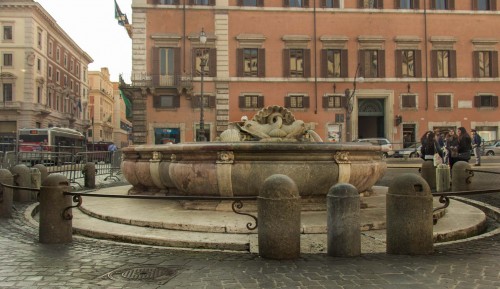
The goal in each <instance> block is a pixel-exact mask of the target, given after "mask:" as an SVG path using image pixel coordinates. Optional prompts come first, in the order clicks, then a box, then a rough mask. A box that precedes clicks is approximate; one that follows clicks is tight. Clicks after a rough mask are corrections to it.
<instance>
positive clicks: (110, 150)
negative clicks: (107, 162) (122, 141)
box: [108, 143, 118, 152]
mask: <svg viewBox="0 0 500 289" xmlns="http://www.w3.org/2000/svg"><path fill="white" fill-rule="evenodd" d="M117 149H118V148H117V147H116V145H115V144H114V143H111V144H110V145H109V146H108V151H109V152H114V151H116V150H117Z"/></svg>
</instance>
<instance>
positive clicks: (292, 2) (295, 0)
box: [283, 0, 309, 8]
mask: <svg viewBox="0 0 500 289" xmlns="http://www.w3.org/2000/svg"><path fill="white" fill-rule="evenodd" d="M283 6H284V7H304V8H307V7H309V0H283Z"/></svg>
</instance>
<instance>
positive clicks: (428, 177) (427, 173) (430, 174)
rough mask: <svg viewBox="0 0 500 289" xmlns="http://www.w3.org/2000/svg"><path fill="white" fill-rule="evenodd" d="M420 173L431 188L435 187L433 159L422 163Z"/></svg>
mask: <svg viewBox="0 0 500 289" xmlns="http://www.w3.org/2000/svg"><path fill="white" fill-rule="evenodd" d="M420 175H421V176H422V178H424V180H425V181H426V182H427V184H429V187H431V190H432V189H435V188H436V167H434V162H433V161H424V162H423V163H422V169H421V172H420Z"/></svg>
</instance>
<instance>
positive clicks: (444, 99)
mask: <svg viewBox="0 0 500 289" xmlns="http://www.w3.org/2000/svg"><path fill="white" fill-rule="evenodd" d="M437 107H438V108H451V95H449V94H438V95H437Z"/></svg>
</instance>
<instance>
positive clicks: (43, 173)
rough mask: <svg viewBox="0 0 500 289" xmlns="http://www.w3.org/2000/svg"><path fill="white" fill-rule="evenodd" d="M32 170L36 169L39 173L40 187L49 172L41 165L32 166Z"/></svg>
mask: <svg viewBox="0 0 500 289" xmlns="http://www.w3.org/2000/svg"><path fill="white" fill-rule="evenodd" d="M33 168H36V169H38V170H39V171H40V175H41V180H40V185H41V184H43V182H44V181H45V179H46V178H47V176H48V175H49V171H48V170H47V167H46V166H44V165H42V164H36V165H34V166H33Z"/></svg>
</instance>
